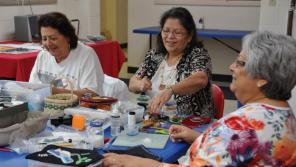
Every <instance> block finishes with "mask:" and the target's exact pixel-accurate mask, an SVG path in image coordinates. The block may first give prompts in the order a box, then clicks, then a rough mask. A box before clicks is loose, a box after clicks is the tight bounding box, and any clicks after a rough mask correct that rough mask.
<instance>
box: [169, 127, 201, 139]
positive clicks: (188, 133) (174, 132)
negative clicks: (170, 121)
mask: <svg viewBox="0 0 296 167" xmlns="http://www.w3.org/2000/svg"><path fill="white" fill-rule="evenodd" d="M169 133H170V137H171V140H172V141H173V142H176V141H180V140H183V141H185V142H187V143H189V144H191V143H193V142H194V140H195V139H196V138H197V137H198V136H199V135H200V133H198V132H196V131H194V130H192V129H190V128H187V127H185V126H181V125H172V126H171V127H170V129H169Z"/></svg>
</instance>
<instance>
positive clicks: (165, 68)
mask: <svg viewBox="0 0 296 167" xmlns="http://www.w3.org/2000/svg"><path fill="white" fill-rule="evenodd" d="M181 57H182V55H180V56H178V58H177V60H176V63H175V64H174V65H172V66H169V65H168V63H167V56H166V59H165V60H164V62H163V63H162V64H161V67H160V68H161V75H160V84H159V90H163V89H165V88H166V86H169V85H171V84H173V83H174V82H175V81H176V76H177V64H178V63H179V61H180V59H181Z"/></svg>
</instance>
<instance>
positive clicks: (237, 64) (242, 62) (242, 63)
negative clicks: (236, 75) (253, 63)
mask: <svg viewBox="0 0 296 167" xmlns="http://www.w3.org/2000/svg"><path fill="white" fill-rule="evenodd" d="M234 65H235V67H245V65H246V62H245V61H241V60H238V59H236V60H235V61H234Z"/></svg>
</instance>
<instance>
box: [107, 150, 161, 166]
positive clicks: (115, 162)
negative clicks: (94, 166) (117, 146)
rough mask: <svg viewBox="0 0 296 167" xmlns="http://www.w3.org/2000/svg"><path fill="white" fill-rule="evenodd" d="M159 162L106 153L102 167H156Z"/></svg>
mask: <svg viewBox="0 0 296 167" xmlns="http://www.w3.org/2000/svg"><path fill="white" fill-rule="evenodd" d="M159 164H160V162H158V161H155V160H152V159H147V158H140V157H135V156H131V155H126V154H121V155H120V154H114V153H107V154H104V159H103V166H104V167H146V166H147V167H157V166H159Z"/></svg>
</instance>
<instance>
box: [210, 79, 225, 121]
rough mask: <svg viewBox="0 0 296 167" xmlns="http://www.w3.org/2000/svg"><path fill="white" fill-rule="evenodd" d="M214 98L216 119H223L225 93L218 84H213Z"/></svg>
mask: <svg viewBox="0 0 296 167" xmlns="http://www.w3.org/2000/svg"><path fill="white" fill-rule="evenodd" d="M212 98H213V102H214V107H215V114H214V118H215V119H220V118H222V117H223V111H224V93H223V91H222V90H221V88H220V87H219V86H218V85H216V84H212Z"/></svg>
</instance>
